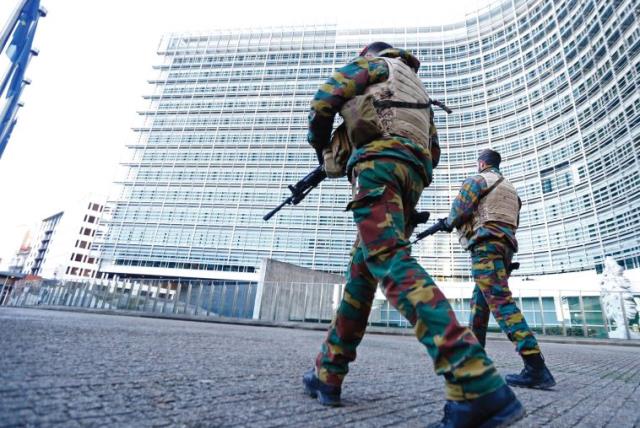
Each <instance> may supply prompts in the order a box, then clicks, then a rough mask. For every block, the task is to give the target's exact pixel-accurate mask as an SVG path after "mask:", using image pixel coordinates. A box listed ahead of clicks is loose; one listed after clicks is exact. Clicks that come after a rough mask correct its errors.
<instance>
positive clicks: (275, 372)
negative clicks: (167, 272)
mask: <svg viewBox="0 0 640 428" xmlns="http://www.w3.org/2000/svg"><path fill="white" fill-rule="evenodd" d="M0 326H1V327H0V426H3V427H5V426H56V425H57V426H64V427H76V426H99V425H110V426H136V427H138V426H143V427H145V426H251V427H277V426H292V427H297V426H301V427H319V426H323V427H324V426H357V427H368V426H371V427H380V426H402V427H414V426H424V425H426V424H427V423H429V422H433V421H436V420H438V419H440V417H441V415H442V407H443V405H444V400H443V394H442V390H443V389H442V386H443V385H442V379H440V378H438V377H437V376H436V375H435V374H434V373H433V371H432V367H431V362H430V361H428V358H427V356H426V353H425V351H424V350H423V348H422V347H421V346H420V345H419V344H418V343H417V341H416V340H415V339H414V338H413V337H410V336H383V335H368V336H366V337H365V340H364V341H363V343H362V345H361V347H360V348H359V350H358V353H359V356H358V360H357V361H356V362H355V363H354V364H352V366H351V372H350V374H349V376H348V378H347V381H346V382H345V385H344V388H343V400H344V403H345V405H344V406H343V407H340V408H326V407H322V406H321V405H320V404H319V403H317V402H316V401H315V400H312V399H311V398H309V397H307V396H305V395H304V394H303V393H302V385H301V376H302V373H303V371H305V369H307V368H308V367H310V366H311V363H312V360H313V357H314V356H315V354H316V352H317V351H318V349H319V346H320V342H321V341H322V339H323V337H324V333H322V332H319V331H308V330H297V329H284V328H267V327H251V326H240V325H224V324H211V323H198V322H189V321H176V320H160V319H148V318H138V317H127V316H109V315H99V314H87V313H73V312H58V311H47V310H37V309H18V308H0ZM542 347H543V351H544V352H545V355H546V358H547V361H548V363H549V366H550V368H551V370H552V372H553V373H554V375H555V377H556V380H557V381H558V386H557V387H556V388H555V390H554V391H535V390H523V389H518V390H516V393H517V394H518V397H519V398H520V399H521V401H522V402H523V404H524V405H525V407H526V408H527V412H528V414H527V417H526V419H525V420H523V421H522V422H520V423H519V425H518V426H522V427H530V426H553V427H569V426H580V427H582V426H585V427H600V426H611V427H632V426H640V410H639V409H640V387H639V385H640V348H637V347H616V346H589V345H567V344H557V343H542ZM488 348H489V353H490V355H491V356H492V357H493V358H494V360H495V361H496V363H497V364H498V367H499V369H500V371H501V372H502V373H503V374H506V373H510V372H514V371H519V370H520V369H521V363H520V360H519V358H518V356H517V355H516V354H515V353H514V352H513V350H512V346H511V344H510V343H508V342H506V341H490V342H489V344H488Z"/></svg>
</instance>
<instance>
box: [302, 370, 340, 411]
mask: <svg viewBox="0 0 640 428" xmlns="http://www.w3.org/2000/svg"><path fill="white" fill-rule="evenodd" d="M302 384H303V385H304V392H305V394H307V395H308V396H310V397H313V398H317V399H318V401H319V402H320V404H322V405H324V406H339V405H340V392H341V388H340V387H339V386H331V385H327V384H325V383H322V382H321V381H320V379H318V376H316V370H315V369H311V370H309V371H308V372H306V373H305V374H304V376H302Z"/></svg>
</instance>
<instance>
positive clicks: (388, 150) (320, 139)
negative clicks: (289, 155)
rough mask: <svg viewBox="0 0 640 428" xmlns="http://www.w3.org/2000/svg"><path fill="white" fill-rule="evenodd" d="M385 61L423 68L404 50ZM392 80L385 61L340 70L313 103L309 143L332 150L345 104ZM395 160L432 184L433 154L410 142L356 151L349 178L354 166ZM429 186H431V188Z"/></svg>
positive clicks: (379, 143)
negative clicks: (410, 166) (337, 120)
mask: <svg viewBox="0 0 640 428" xmlns="http://www.w3.org/2000/svg"><path fill="white" fill-rule="evenodd" d="M379 55H380V56H381V57H388V58H401V59H403V60H404V62H405V63H407V64H408V65H409V66H410V67H412V68H413V69H414V70H416V71H417V70H418V69H419V67H420V61H418V59H417V58H416V57H415V56H413V55H412V54H411V53H410V52H408V51H406V50H403V49H395V48H392V49H386V50H384V51H382V52H380V54H379ZM388 78H389V68H388V66H387V63H386V62H385V61H384V60H383V59H381V58H365V57H357V58H355V59H354V60H352V61H351V62H350V63H349V64H347V65H345V66H344V67H341V68H339V69H338V70H336V72H334V73H333V75H332V76H331V77H330V78H329V79H328V80H327V81H326V82H325V83H324V84H323V85H321V86H320V89H318V91H317V92H316V93H315V95H314V97H313V100H312V101H311V110H310V112H309V132H308V134H307V140H308V141H309V144H311V145H312V146H313V147H314V148H315V149H316V150H320V151H321V150H323V149H324V148H326V147H328V146H329V143H330V139H331V131H332V128H333V120H334V117H335V115H336V114H338V112H339V111H340V110H341V109H342V107H343V106H344V104H345V103H346V102H347V101H349V100H350V99H351V98H353V97H355V96H357V95H362V94H364V90H365V89H366V87H367V86H369V85H374V84H376V83H382V82H384V81H386V80H387V79H388ZM431 116H432V117H431V120H432V123H431V128H430V134H431V138H432V139H433V140H435V141H437V131H436V127H435V125H434V124H433V115H431ZM386 157H393V158H396V159H401V160H403V161H404V162H409V163H411V164H414V166H415V167H416V170H417V171H418V172H419V174H420V175H421V176H422V178H423V180H425V183H430V182H431V169H432V166H431V153H430V152H429V150H427V149H426V148H424V147H422V146H421V145H420V144H416V143H414V142H413V141H411V140H409V139H407V138H399V137H398V138H390V139H384V140H376V141H375V144H372V143H368V144H366V145H364V146H362V147H360V148H359V149H358V150H355V151H354V152H353V153H352V155H351V158H350V160H349V163H348V165H347V174H348V176H349V177H351V171H352V169H353V165H355V164H356V163H357V162H360V161H362V160H369V159H372V158H386ZM427 185H428V184H427Z"/></svg>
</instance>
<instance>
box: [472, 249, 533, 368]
mask: <svg viewBox="0 0 640 428" xmlns="http://www.w3.org/2000/svg"><path fill="white" fill-rule="evenodd" d="M512 258H513V250H512V249H511V247H510V246H509V245H508V244H506V243H504V242H501V241H485V242H481V243H480V244H478V245H476V246H475V247H474V248H473V249H472V250H471V260H472V273H473V279H474V280H475V283H476V286H475V288H474V289H473V296H472V297H471V317H470V319H469V327H470V328H471V330H472V331H473V333H474V334H475V335H476V337H477V338H478V340H479V341H480V343H481V344H482V346H484V345H485V341H486V337H487V325H488V324H489V316H490V314H491V313H493V317H494V318H495V319H496V322H497V323H498V325H499V326H500V328H501V329H502V331H504V332H505V333H506V334H507V337H509V340H511V341H512V342H513V343H514V344H515V346H516V350H517V351H518V353H520V355H530V354H538V353H540V348H539V347H538V342H537V341H536V338H535V336H534V335H533V333H532V332H531V329H529V326H528V325H527V321H526V320H525V319H524V316H523V315H522V312H520V309H518V306H517V305H516V302H515V301H514V300H513V296H512V295H511V290H509V284H508V282H507V281H508V279H509V273H508V272H507V266H509V265H510V264H511V259H512Z"/></svg>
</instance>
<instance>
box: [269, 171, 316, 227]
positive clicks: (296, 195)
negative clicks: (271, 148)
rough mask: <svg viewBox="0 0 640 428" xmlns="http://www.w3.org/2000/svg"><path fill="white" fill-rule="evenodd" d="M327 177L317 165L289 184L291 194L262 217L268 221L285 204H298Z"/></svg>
mask: <svg viewBox="0 0 640 428" xmlns="http://www.w3.org/2000/svg"><path fill="white" fill-rule="evenodd" d="M325 178H327V173H326V172H324V169H323V167H322V165H318V166H317V167H316V169H314V170H313V171H311V172H310V173H309V174H307V175H306V176H305V177H304V178H303V179H302V180H300V181H298V182H297V183H296V184H294V185H291V184H289V186H287V187H289V190H291V193H292V194H291V196H289V197H288V198H287V199H285V200H284V202H282V203H281V204H280V205H278V206H277V207H275V208H274V209H272V210H271V211H269V212H268V213H267V214H266V215H265V216H264V217H262V219H263V220H264V221H268V220H269V219H270V218H271V217H273V216H274V214H275V213H277V212H278V211H280V210H281V209H282V207H284V206H285V205H298V204H299V203H300V201H302V200H303V199H304V198H306V197H307V195H308V194H309V192H311V191H312V190H313V189H314V187H316V186H317V185H318V184H320V182H321V181H322V180H324V179H325Z"/></svg>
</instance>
